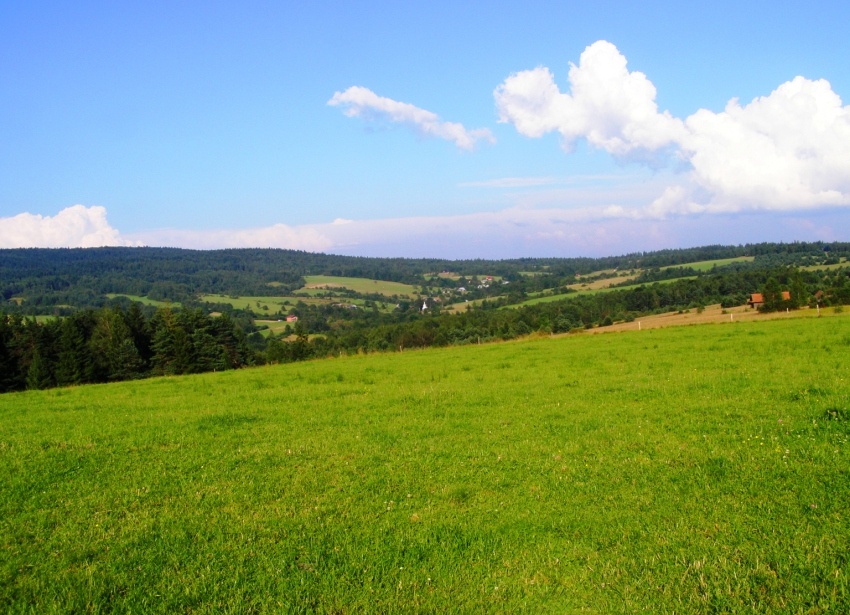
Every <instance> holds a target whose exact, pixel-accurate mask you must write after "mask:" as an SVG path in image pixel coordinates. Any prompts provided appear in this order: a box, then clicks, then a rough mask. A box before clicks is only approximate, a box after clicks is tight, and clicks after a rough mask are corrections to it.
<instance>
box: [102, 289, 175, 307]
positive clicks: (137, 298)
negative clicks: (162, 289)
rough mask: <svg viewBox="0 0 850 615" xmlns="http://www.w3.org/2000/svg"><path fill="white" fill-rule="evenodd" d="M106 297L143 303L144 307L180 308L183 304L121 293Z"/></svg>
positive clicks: (107, 294) (110, 294)
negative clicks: (123, 298)
mask: <svg viewBox="0 0 850 615" xmlns="http://www.w3.org/2000/svg"><path fill="white" fill-rule="evenodd" d="M106 297H107V298H109V299H115V298H117V297H125V298H126V299H129V300H130V301H134V302H135V303H141V304H142V305H152V306H153V307H158V308H160V307H161V308H165V307H180V306H181V303H180V302H178V301H157V300H156V299H151V298H149V297H145V296H141V295H125V294H121V293H106Z"/></svg>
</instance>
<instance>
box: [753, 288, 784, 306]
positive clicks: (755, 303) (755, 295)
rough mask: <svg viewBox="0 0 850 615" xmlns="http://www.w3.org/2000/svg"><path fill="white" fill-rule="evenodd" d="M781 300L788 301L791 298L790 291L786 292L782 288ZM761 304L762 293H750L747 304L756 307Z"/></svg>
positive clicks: (762, 299)
mask: <svg viewBox="0 0 850 615" xmlns="http://www.w3.org/2000/svg"><path fill="white" fill-rule="evenodd" d="M782 300H783V301H790V300H791V293H790V292H788V291H787V290H783V291H782ZM763 304H764V295H762V294H761V293H753V294H752V295H750V300H749V301H747V305H749V306H750V307H752V308H758V307H760V306H762V305H763Z"/></svg>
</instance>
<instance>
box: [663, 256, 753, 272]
mask: <svg viewBox="0 0 850 615" xmlns="http://www.w3.org/2000/svg"><path fill="white" fill-rule="evenodd" d="M753 260H755V257H753V256H738V257H735V258H718V259H715V260H711V261H698V262H696V263H682V264H681V265H671V266H670V267H662V269H674V268H676V267H690V268H691V269H693V270H695V271H710V270H711V269H713V268H714V267H722V266H723V265H731V264H732V263H749V262H752V261H753Z"/></svg>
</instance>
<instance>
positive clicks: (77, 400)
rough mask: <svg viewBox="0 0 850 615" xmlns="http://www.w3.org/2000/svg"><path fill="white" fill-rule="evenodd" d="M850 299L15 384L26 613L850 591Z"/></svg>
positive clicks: (591, 606)
mask: <svg viewBox="0 0 850 615" xmlns="http://www.w3.org/2000/svg"><path fill="white" fill-rule="evenodd" d="M848 356H850V322H848V321H847V320H846V319H843V318H822V319H791V320H776V321H763V322H747V323H728V324H716V325H704V326H697V327H679V328H671V329H658V330H651V331H640V332H636V331H633V332H625V333H612V334H608V335H597V336H575V337H564V338H554V339H550V338H544V339H536V340H532V341H525V342H521V343H505V344H498V345H483V346H471V347H464V348H451V349H432V350H425V351H418V352H405V353H402V354H392V355H389V354H387V355H369V356H359V357H349V358H340V359H330V360H323V361H317V362H311V363H300V364H297V363H296V364H288V365H284V366H276V367H265V368H257V369H246V370H242V371H238V372H225V373H218V374H206V375H199V376H189V377H174V378H161V379H154V380H147V381H137V382H125V383H117V384H112V385H102V386H87V387H78V388H71V389H59V390H52V391H43V392H27V393H20V394H6V395H3V396H0V460H2V463H0V549H2V551H1V552H2V557H0V608H2V610H3V611H4V612H9V613H24V612H27V613H29V612H38V613H49V612H60V611H61V612H92V613H95V612H113V611H115V612H130V611H133V612H145V613H148V612H150V613H174V612H178V613H189V612H191V613H213V612H215V613H219V612H225V613H226V612H231V613H246V612H253V613H263V612H321V613H327V612H334V613H360V612H376V613H386V612H458V613H472V612H474V613H479V612H504V613H514V612H528V613H540V612H549V613H581V612H586V613H620V612H647V613H709V612H715V613H727V612H728V613H733V612H737V613H744V612H746V613H749V612H763V613H846V612H848V611H850V594H848V590H850V588H849V587H848V574H850V565H849V564H848V559H850V558H848V554H849V553H850V518H848V515H850V504H848V503H850V471H848V468H850V444H848V438H850V402H849V401H848V394H849V393H848V391H850V386H849V385H848V378H850V376H848V371H847V367H846V366H847V358H848Z"/></svg>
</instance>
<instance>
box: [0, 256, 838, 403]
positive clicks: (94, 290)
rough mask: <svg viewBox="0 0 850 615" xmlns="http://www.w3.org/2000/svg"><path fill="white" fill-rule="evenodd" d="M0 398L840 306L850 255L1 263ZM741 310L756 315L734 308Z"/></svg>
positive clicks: (14, 259) (41, 259) (23, 259)
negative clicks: (658, 317)
mask: <svg viewBox="0 0 850 615" xmlns="http://www.w3.org/2000/svg"><path fill="white" fill-rule="evenodd" d="M0 290H2V303H0V392H5V391H15V390H20V389H24V388H46V387H52V386H65V385H75V384H84V383H90V382H108V381H114V380H124V379H128V378H143V377H147V376H152V375H167V374H185V373H196V372H203V371H210V370H222V369H234V368H238V367H242V366H246V365H254V364H260V363H267V362H272V363H276V362H288V361H299V360H303V359H308V358H319V357H327V356H337V355H339V354H340V353H359V352H375V351H382V352H386V351H394V350H402V349H406V348H421V347H426V346H446V345H455V344H470V343H480V342H482V341H491V340H494V341H495V340H508V339H513V338H516V337H520V336H524V335H528V334H530V333H533V332H538V333H545V334H549V333H564V332H574V331H576V332H577V331H583V330H585V329H592V328H596V327H607V326H610V325H612V324H615V323H618V322H630V321H632V320H634V319H635V318H638V317H641V316H643V315H648V314H658V313H664V312H670V311H676V310H678V311H683V310H690V309H696V310H700V309H702V308H704V307H705V306H708V305H717V304H720V306H721V307H722V308H733V307H736V308H738V309H740V306H744V305H746V304H747V302H748V300H750V299H751V296H752V295H753V293H760V294H761V299H760V305H759V309H760V310H761V311H775V310H782V311H785V310H795V309H802V308H806V307H816V308H817V309H820V308H821V307H825V306H831V307H833V308H834V310H841V309H843V306H845V305H849V304H850V244H846V243H845V244H838V243H832V244H820V243H814V244H804V243H794V244H758V245H747V246H709V247H704V248H693V249H687V250H665V251H660V252H653V253H648V254H631V255H624V256H614V257H607V258H599V259H591V258H572V259H554V258H553V259H536V258H526V259H515V260H502V261H487V260H471V261H449V260H439V259H381V258H355V257H346V256H333V255H326V254H310V253H307V252H296V251H289V250H217V251H192V250H178V249H166V248H100V249H65V250H61V249H60V250H42V249H21V250H0ZM745 309H752V308H745Z"/></svg>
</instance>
